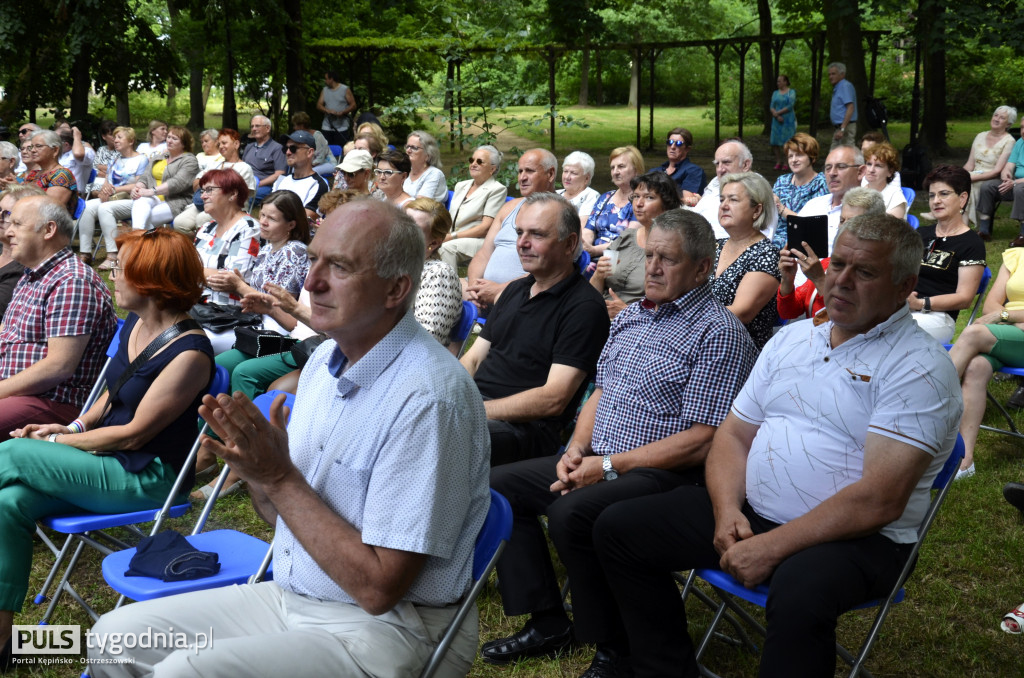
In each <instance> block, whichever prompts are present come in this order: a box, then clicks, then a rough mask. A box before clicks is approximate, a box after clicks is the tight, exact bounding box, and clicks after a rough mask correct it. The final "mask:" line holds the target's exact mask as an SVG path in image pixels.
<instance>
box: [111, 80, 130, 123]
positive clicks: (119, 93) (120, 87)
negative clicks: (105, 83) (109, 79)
mask: <svg viewBox="0 0 1024 678" xmlns="http://www.w3.org/2000/svg"><path fill="white" fill-rule="evenodd" d="M112 88H113V90H114V101H115V102H116V109H117V112H116V115H117V124H118V125H120V126H123V127H128V126H131V124H132V116H131V110H130V109H129V106H128V79H127V77H126V76H119V77H118V79H117V82H115V83H114V84H113V85H112Z"/></svg>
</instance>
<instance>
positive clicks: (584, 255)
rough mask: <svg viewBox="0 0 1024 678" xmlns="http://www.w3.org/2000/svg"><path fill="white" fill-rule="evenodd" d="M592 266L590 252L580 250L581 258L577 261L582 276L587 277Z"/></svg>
mask: <svg viewBox="0 0 1024 678" xmlns="http://www.w3.org/2000/svg"><path fill="white" fill-rule="evenodd" d="M589 266H590V252H588V251H586V250H580V257H579V259H577V260H576V268H578V269H579V271H580V274H581V275H583V276H585V277H588V278H589V277H590V276H587V268H588V267H589Z"/></svg>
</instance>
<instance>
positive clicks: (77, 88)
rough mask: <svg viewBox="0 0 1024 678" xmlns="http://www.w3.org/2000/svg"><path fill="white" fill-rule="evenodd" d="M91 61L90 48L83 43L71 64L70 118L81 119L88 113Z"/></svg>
mask: <svg viewBox="0 0 1024 678" xmlns="http://www.w3.org/2000/svg"><path fill="white" fill-rule="evenodd" d="M91 61H92V50H91V49H89V48H88V47H87V46H85V45H83V49H81V50H80V51H79V52H78V54H76V55H75V60H74V61H73V62H72V64H71V119H72V120H81V119H82V118H84V117H86V116H87V115H89V89H90V87H91V86H92V80H91V79H90V77H89V66H90V62H91Z"/></svg>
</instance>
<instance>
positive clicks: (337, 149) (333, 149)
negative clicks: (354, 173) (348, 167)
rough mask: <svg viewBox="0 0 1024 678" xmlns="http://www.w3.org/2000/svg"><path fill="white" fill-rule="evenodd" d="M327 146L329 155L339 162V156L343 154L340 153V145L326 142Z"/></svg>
mask: <svg viewBox="0 0 1024 678" xmlns="http://www.w3.org/2000/svg"><path fill="white" fill-rule="evenodd" d="M327 148H329V149H330V151H331V155H333V156H334V157H335V158H337V159H338V162H341V157H342V156H343V155H345V154H344V153H342V150H343V149H342V147H341V146H339V145H337V144H327Z"/></svg>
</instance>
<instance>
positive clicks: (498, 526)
mask: <svg viewBox="0 0 1024 678" xmlns="http://www.w3.org/2000/svg"><path fill="white" fill-rule="evenodd" d="M511 536H512V507H511V506H509V503H508V500H507V499H505V497H503V496H501V495H500V494H499V493H497V492H495V491H494V490H491V506H490V508H488V509H487V517H486V518H484V524H483V526H482V527H481V528H480V533H479V534H478V535H477V538H476V545H475V546H474V547H473V585H472V586H471V587H470V589H469V593H467V594H466V595H465V596H463V598H462V603H461V604H460V605H459V609H458V610H457V611H456V613H455V616H454V617H453V618H452V621H451V623H450V624H449V625H448V628H447V629H445V632H444V635H443V636H442V637H441V640H440V642H438V644H437V647H436V648H434V653H433V654H432V655H431V656H430V661H428V662H427V665H426V666H424V667H423V671H422V672H421V673H420V678H430V676H433V675H434V673H435V672H436V671H437V669H438V668H439V667H440V666H441V662H442V661H443V660H444V656H445V654H447V652H448V648H449V647H450V646H451V644H452V640H454V639H455V635H456V634H457V633H458V631H459V629H460V628H461V627H462V622H463V621H465V619H466V615H467V614H469V610H470V608H471V606H475V605H476V599H477V598H478V597H479V596H480V592H481V591H482V590H483V588H484V585H485V584H486V583H487V578H488V577H489V576H490V574H491V570H493V569H494V566H495V565H496V564H497V563H498V558H500V557H501V553H502V551H504V550H505V544H506V543H508V540H509V539H510V538H511Z"/></svg>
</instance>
